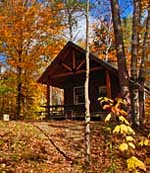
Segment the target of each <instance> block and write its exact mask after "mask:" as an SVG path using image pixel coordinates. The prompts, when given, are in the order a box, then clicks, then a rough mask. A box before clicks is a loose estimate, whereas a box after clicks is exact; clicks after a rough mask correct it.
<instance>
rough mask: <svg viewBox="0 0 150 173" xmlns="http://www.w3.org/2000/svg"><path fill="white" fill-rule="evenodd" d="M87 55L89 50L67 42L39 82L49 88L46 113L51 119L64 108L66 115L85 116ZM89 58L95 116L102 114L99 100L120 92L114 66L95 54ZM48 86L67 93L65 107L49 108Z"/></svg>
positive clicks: (91, 103) (90, 93)
mask: <svg viewBox="0 0 150 173" xmlns="http://www.w3.org/2000/svg"><path fill="white" fill-rule="evenodd" d="M85 54H86V51H85V50H84V49H82V48H81V47H79V46H77V45H76V44H74V43H72V42H70V41H69V42H68V43H67V44H66V45H65V46H64V48H63V49H62V50H61V51H60V53H59V54H58V55H57V56H56V58H55V59H54V61H53V62H52V63H51V64H50V65H49V66H48V67H47V69H46V70H45V71H44V72H43V74H42V75H41V77H40V78H39V80H38V82H39V83H42V84H45V85H47V105H46V106H45V107H46V108H47V113H48V115H49V116H52V114H53V111H51V110H54V109H51V108H57V109H58V108H59V107H60V108H63V111H62V113H63V114H64V115H65V116H74V117H76V116H82V115H84V112H85V104H84V103H85V99H84V83H85V67H86V63H85ZM89 58H90V81H89V97H90V112H91V115H92V116H95V115H99V113H100V112H102V109H101V108H100V105H99V102H98V100H97V99H98V98H99V97H100V96H107V97H110V98H115V97H116V96H117V95H118V93H119V92H120V87H119V81H118V71H117V69H116V68H114V67H113V66H112V65H110V64H109V63H107V62H104V61H102V60H101V59H99V58H98V57H96V56H95V55H93V54H91V53H90V55H89ZM49 86H54V87H58V88H61V89H63V90H64V105H55V106H54V105H49V103H50V94H51V93H50V90H49Z"/></svg>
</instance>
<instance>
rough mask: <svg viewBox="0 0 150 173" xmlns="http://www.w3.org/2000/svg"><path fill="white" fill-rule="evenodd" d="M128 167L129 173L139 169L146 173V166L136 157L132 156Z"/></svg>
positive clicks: (128, 161)
mask: <svg viewBox="0 0 150 173" xmlns="http://www.w3.org/2000/svg"><path fill="white" fill-rule="evenodd" d="M127 167H128V170H129V171H135V170H137V169H141V170H143V171H146V166H145V164H144V163H143V162H142V161H141V160H139V159H138V158H136V157H135V156H132V157H130V158H129V159H128V160H127Z"/></svg>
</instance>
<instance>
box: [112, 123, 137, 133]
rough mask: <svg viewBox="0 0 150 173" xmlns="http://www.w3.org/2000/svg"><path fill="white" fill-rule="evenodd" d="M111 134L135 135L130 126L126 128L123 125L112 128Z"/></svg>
mask: <svg viewBox="0 0 150 173" xmlns="http://www.w3.org/2000/svg"><path fill="white" fill-rule="evenodd" d="M113 133H117V134H119V133H120V134H124V135H127V134H131V135H135V132H134V130H133V129H132V128H131V127H130V126H127V125H125V124H121V125H117V126H116V127H115V128H114V130H113Z"/></svg>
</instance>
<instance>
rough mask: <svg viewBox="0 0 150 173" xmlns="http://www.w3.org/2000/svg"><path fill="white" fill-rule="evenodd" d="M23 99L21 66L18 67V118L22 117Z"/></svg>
mask: <svg viewBox="0 0 150 173" xmlns="http://www.w3.org/2000/svg"><path fill="white" fill-rule="evenodd" d="M21 100H22V82H21V68H20V67H18V74H17V100H16V104H17V109H16V120H18V119H19V118H20V113H21Z"/></svg>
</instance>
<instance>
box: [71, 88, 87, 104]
mask: <svg viewBox="0 0 150 173" xmlns="http://www.w3.org/2000/svg"><path fill="white" fill-rule="evenodd" d="M73 93H74V104H75V105H78V104H84V103H85V98H84V87H83V86H80V87H74V90H73Z"/></svg>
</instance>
